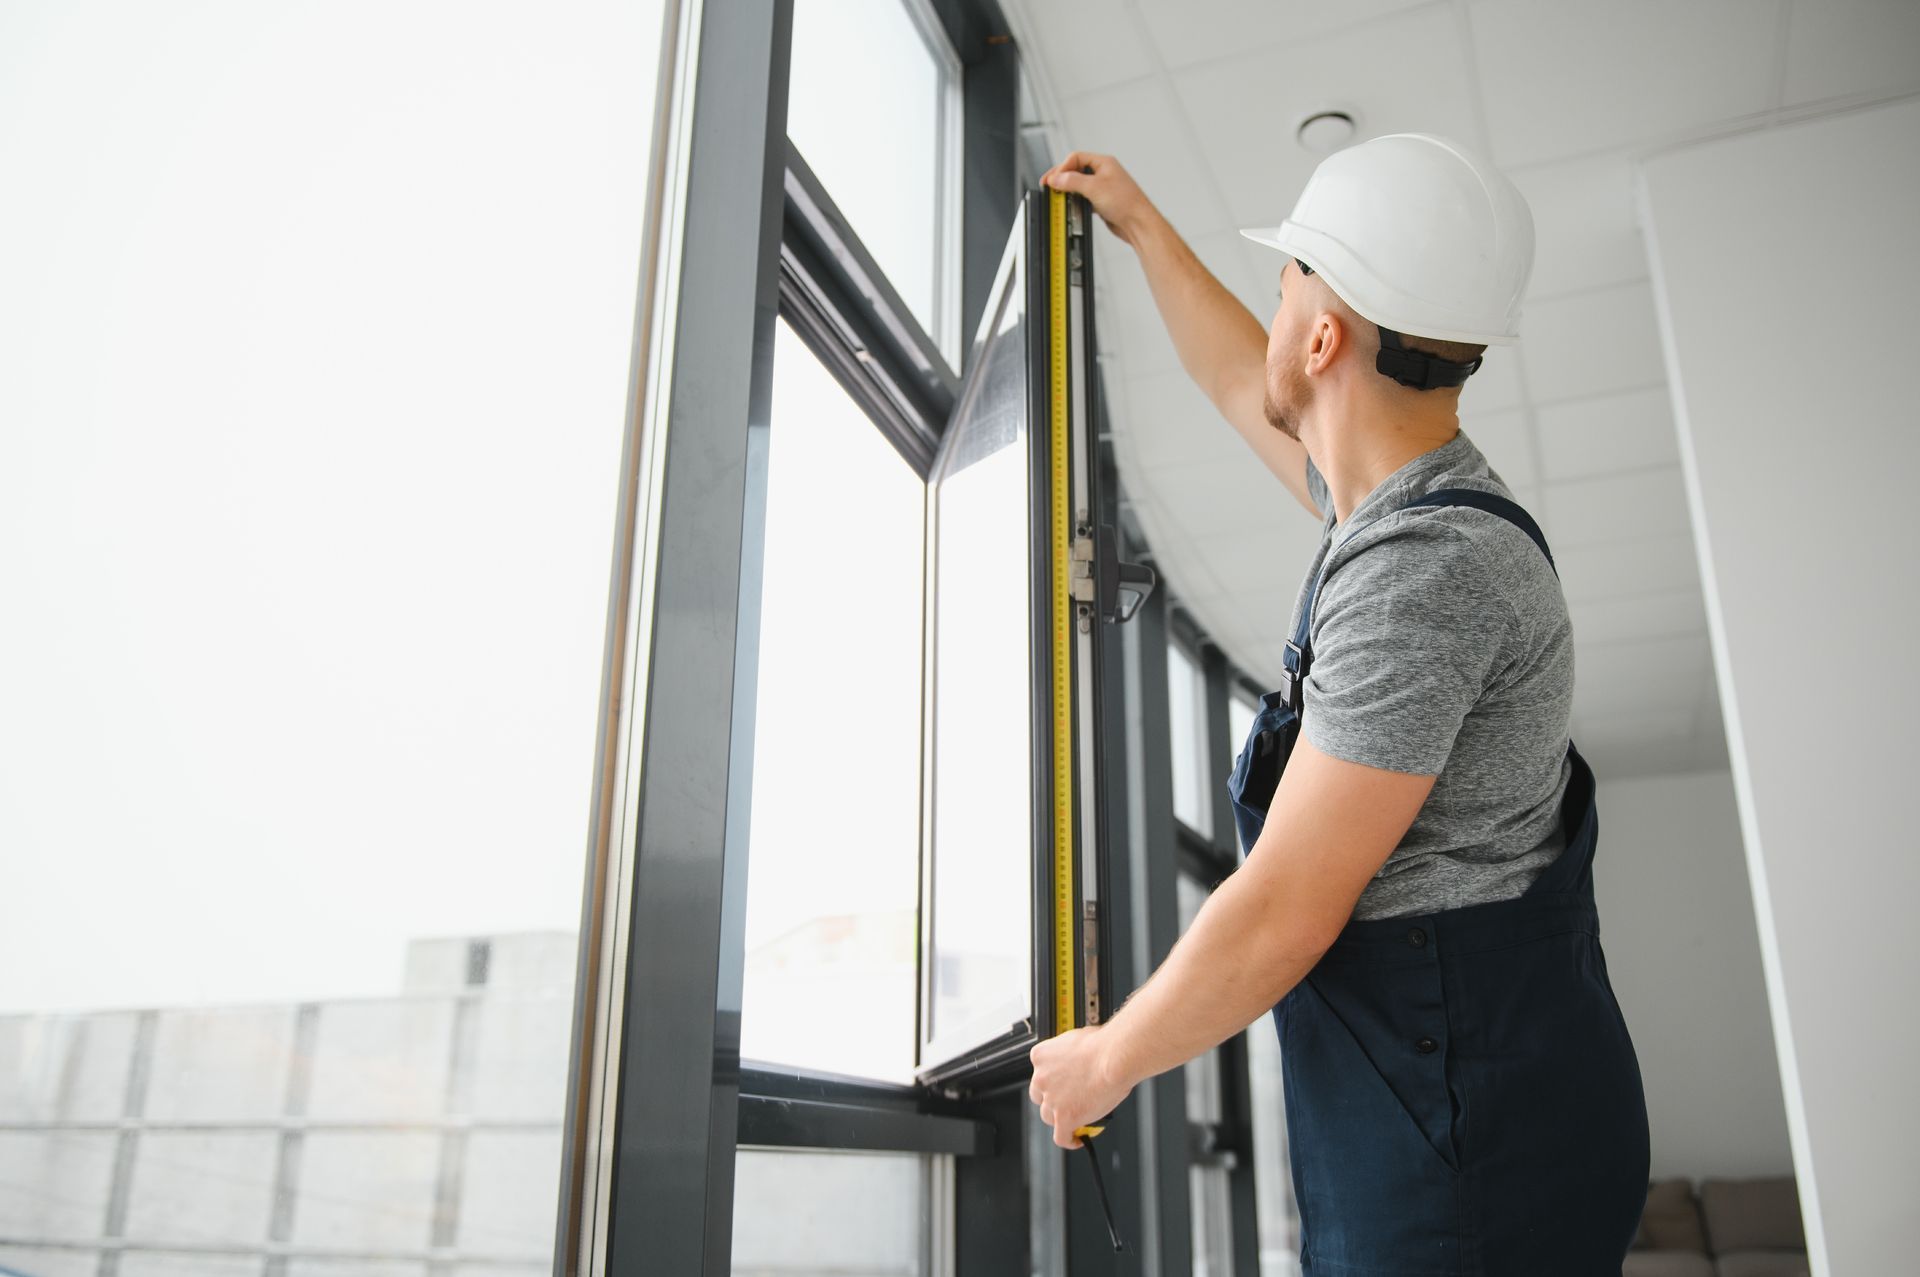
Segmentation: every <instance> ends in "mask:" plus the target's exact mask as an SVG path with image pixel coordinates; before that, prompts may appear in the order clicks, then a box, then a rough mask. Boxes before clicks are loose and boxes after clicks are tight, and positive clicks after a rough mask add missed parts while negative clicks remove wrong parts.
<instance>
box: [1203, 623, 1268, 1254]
mask: <svg viewBox="0 0 1920 1277" xmlns="http://www.w3.org/2000/svg"><path fill="white" fill-rule="evenodd" d="M1200 672H1201V678H1202V680H1203V687H1204V696H1203V698H1202V701H1201V707H1200V708H1201V712H1200V723H1201V734H1202V737H1203V739H1204V740H1205V741H1206V750H1207V760H1208V770H1209V771H1211V772H1212V773H1213V775H1214V777H1215V778H1216V779H1215V783H1214V784H1213V785H1212V786H1210V787H1209V792H1210V793H1211V794H1212V796H1213V829H1214V835H1213V839H1212V842H1213V849H1214V852H1215V854H1216V855H1217V856H1218V857H1219V859H1220V860H1221V861H1222V862H1223V863H1225V864H1226V865H1228V866H1229V870H1228V872H1232V867H1235V866H1237V864H1238V861H1239V845H1238V839H1239V836H1240V835H1239V832H1238V826H1237V825H1236V824H1235V822H1234V819H1233V802H1232V798H1231V796H1230V795H1229V794H1228V792H1227V786H1226V783H1225V781H1224V779H1221V778H1223V777H1225V776H1226V774H1227V773H1228V772H1229V771H1230V770H1231V769H1232V767H1233V763H1234V755H1235V750H1236V748H1237V747H1236V746H1234V745H1232V744H1230V743H1229V742H1228V739H1227V734H1226V732H1225V731H1224V730H1222V729H1223V728H1224V727H1225V725H1226V724H1227V722H1229V721H1230V720H1229V718H1228V716H1227V697H1228V694H1229V692H1228V683H1229V674H1230V672H1229V670H1228V665H1227V657H1226V653H1225V652H1223V651H1222V650H1221V649H1220V647H1219V645H1218V644H1214V643H1209V644H1208V645H1207V647H1206V648H1205V649H1203V652H1202V656H1201V666H1200ZM1267 1031H1268V1029H1267V1017H1266V1016H1261V1017H1260V1018H1259V1019H1258V1020H1255V1021H1254V1022H1253V1024H1252V1025H1250V1026H1249V1027H1248V1028H1247V1029H1246V1030H1244V1031H1242V1032H1240V1033H1236V1034H1234V1035H1233V1036H1232V1037H1230V1038H1227V1039H1226V1040H1225V1041H1224V1042H1222V1043H1221V1044H1220V1046H1219V1060H1220V1115H1221V1117H1220V1127H1221V1129H1220V1131H1219V1133H1218V1137H1217V1138H1218V1142H1219V1144H1220V1146H1221V1147H1222V1148H1224V1149H1226V1150H1228V1151H1230V1152H1231V1153H1232V1154H1233V1160H1232V1162H1231V1163H1229V1164H1228V1169H1227V1192H1228V1196H1229V1200H1230V1203H1231V1207H1232V1216H1233V1263H1234V1269H1235V1271H1237V1272H1258V1271H1259V1265H1260V1215H1259V1209H1258V1202H1257V1199H1256V1196H1255V1192H1254V1164H1253V1079H1252V1077H1251V1075H1250V1072H1249V1070H1250V1067H1251V1053H1250V1052H1249V1051H1248V1050H1247V1034H1248V1033H1265V1032H1267Z"/></svg>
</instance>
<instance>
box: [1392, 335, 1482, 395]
mask: <svg viewBox="0 0 1920 1277" xmlns="http://www.w3.org/2000/svg"><path fill="white" fill-rule="evenodd" d="M1375 326H1376V327H1378V325H1375ZM1482 358H1484V356H1480V355H1476V356H1474V357H1473V358H1472V359H1470V360H1468V361H1467V362H1466V363H1464V364H1458V363H1455V362H1454V361H1453V360H1451V359H1442V358H1440V357H1439V356H1438V355H1430V354H1428V353H1427V352H1426V351H1424V350H1408V349H1407V347H1406V344H1405V343H1404V342H1402V341H1401V340H1400V334H1399V333H1397V332H1395V331H1393V329H1391V328H1381V329H1380V354H1379V356H1378V357H1377V358H1376V359H1375V360H1374V361H1373V366H1374V367H1375V368H1377V369H1379V370H1380V371H1381V372H1382V373H1384V374H1386V375H1387V376H1389V377H1391V378H1393V379H1394V380H1395V381H1397V382H1399V383H1400V384H1401V385H1403V386H1412V387H1413V388H1414V389H1415V390H1434V389H1437V388H1439V387H1441V386H1458V385H1462V384H1464V383H1465V382H1466V380H1467V378H1469V377H1471V376H1473V374H1474V373H1475V372H1476V371H1478V370H1479V367H1480V360H1481V359H1482Z"/></svg>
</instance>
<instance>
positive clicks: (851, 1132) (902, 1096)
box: [739, 1065, 996, 1157]
mask: <svg viewBox="0 0 1920 1277" xmlns="http://www.w3.org/2000/svg"><path fill="white" fill-rule="evenodd" d="M739 1142H740V1144H741V1146H742V1147H746V1146H749V1145H751V1146H754V1147H760V1148H819V1149H859V1150H864V1151H867V1152H897V1153H946V1154H951V1155H956V1156H962V1157H976V1156H990V1155H991V1154H992V1153H993V1152H994V1150H995V1147H996V1134H995V1131H994V1127H993V1124H992V1123H991V1122H989V1121H985V1120H982V1119H981V1118H980V1117H979V1116H977V1114H975V1113H974V1112H973V1111H971V1110H969V1109H967V1108H965V1107H963V1106H961V1105H958V1104H953V1103H950V1102H947V1101H943V1100H941V1099H939V1098H937V1097H936V1096H933V1095H931V1094H929V1093H928V1092H927V1091H925V1090H923V1089H921V1088H919V1087H910V1086H891V1085H887V1084H883V1083H878V1082H871V1081H867V1080H864V1079H860V1078H852V1077H845V1076H841V1075H838V1074H832V1073H824V1072H818V1071H813V1070H805V1069H790V1068H786V1067H784V1066H780V1067H776V1066H764V1065H747V1066H743V1067H742V1069H741V1074H740V1123H739Z"/></svg>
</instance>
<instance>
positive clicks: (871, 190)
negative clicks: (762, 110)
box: [787, 0, 959, 367]
mask: <svg viewBox="0 0 1920 1277" xmlns="http://www.w3.org/2000/svg"><path fill="white" fill-rule="evenodd" d="M913 3H914V0H796V2H795V4H794V6H793V70H792V74H791V79H790V82H789V85H788V90H787V136H788V137H790V138H791V139H793V144H794V145H795V146H796V147H798V148H799V150H800V154H801V156H802V157H804V158H805V159H806V162H807V166H808V167H809V168H811V169H812V170H813V172H814V175H815V176H816V177H818V178H819V179H820V182H821V184H822V185H824V186H825V187H826V188H827V194H829V195H830V196H832V197H833V202H834V203H835V204H836V205H837V206H838V207H839V209H840V211H841V213H843V214H844V215H845V216H846V219H847V222H848V224H849V225H851V226H852V227H853V231H854V233H855V234H856V235H858V236H859V237H860V241H861V242H862V243H863V244H865V245H866V247H867V251H868V252H869V253H871V254H872V255H873V260H874V263H875V264H876V265H878V266H879V267H880V269H881V270H882V271H884V272H885V273H886V276H887V279H888V282H890V283H891V284H892V285H893V288H894V291H895V292H897V293H899V295H900V300H901V301H902V302H904V303H905V304H906V306H907V308H908V309H909V310H911V311H912V312H913V314H914V316H915V317H916V318H918V319H919V321H920V324H921V326H922V327H924V328H925V329H926V330H927V332H928V333H929V334H931V335H932V336H933V338H934V340H935V341H936V342H938V343H939V344H940V346H941V348H942V349H943V350H944V351H945V352H946V355H947V360H948V362H949V363H950V364H952V365H953V366H954V367H958V366H959V359H958V341H957V338H958V334H957V333H956V332H955V331H953V329H954V327H955V325H954V324H953V323H951V322H950V321H949V320H948V319H947V318H946V317H945V316H944V314H943V311H944V310H945V308H946V307H947V305H948V300H949V299H947V298H946V297H944V296H943V295H942V292H943V290H942V287H941V285H942V280H941V271H940V260H941V258H942V256H943V255H944V252H945V248H946V242H947V237H948V236H949V235H951V234H952V233H953V229H952V228H951V227H949V225H948V224H947V218H946V215H945V213H944V211H943V209H942V207H941V203H942V199H943V197H944V195H945V190H944V189H943V183H942V174H943V172H944V169H945V165H946V163H947V155H946V148H945V146H944V143H943V141H942V132H943V127H944V121H943V116H942V102H943V99H944V97H945V95H946V93H947V72H946V70H945V64H946V61H947V59H946V57H944V56H938V55H936V46H935V44H934V42H933V41H934V40H936V39H937V40H940V41H941V44H942V45H944V37H942V36H938V35H935V34H933V33H931V32H928V31H927V30H925V29H924V28H923V26H922V24H921V22H920V21H919V20H918V19H917V18H916V17H915V13H914V12H913V10H912V9H910V8H909V5H910V4H913ZM930 36H932V38H931V39H930V38H929V37H930ZM940 52H941V53H943V54H944V53H945V50H944V48H942V49H941V51H940Z"/></svg>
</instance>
